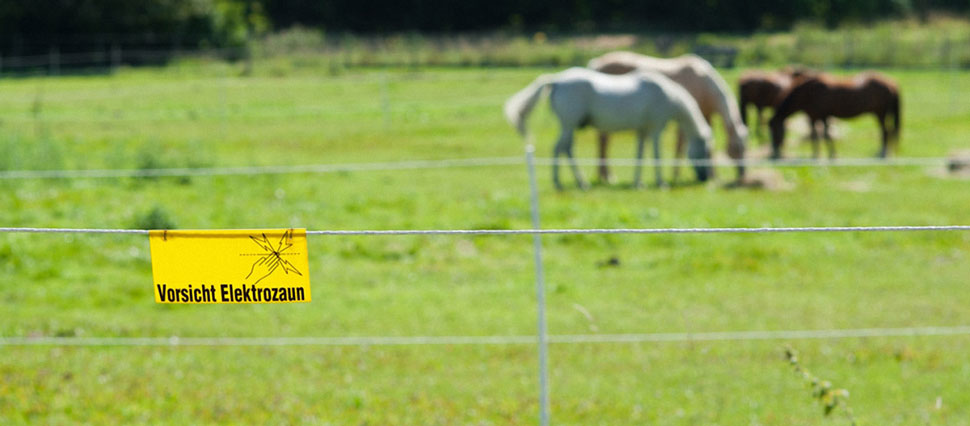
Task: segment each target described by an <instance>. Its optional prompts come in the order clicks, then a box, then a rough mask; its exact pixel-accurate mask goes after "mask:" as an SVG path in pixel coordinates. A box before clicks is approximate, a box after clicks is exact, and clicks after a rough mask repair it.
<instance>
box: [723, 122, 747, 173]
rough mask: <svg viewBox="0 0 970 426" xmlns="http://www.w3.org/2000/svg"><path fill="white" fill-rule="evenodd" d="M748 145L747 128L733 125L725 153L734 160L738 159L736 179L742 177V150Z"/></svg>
mask: <svg viewBox="0 0 970 426" xmlns="http://www.w3.org/2000/svg"><path fill="white" fill-rule="evenodd" d="M747 146H748V128H747V127H746V126H744V125H741V124H739V125H735V127H734V131H733V132H731V135H730V136H729V137H728V146H727V153H728V156H729V157H731V158H732V159H734V160H738V161H739V163H738V179H741V178H743V177H744V164H743V163H742V162H743V161H744V151H745V150H746V148H747Z"/></svg>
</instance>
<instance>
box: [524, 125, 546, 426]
mask: <svg viewBox="0 0 970 426" xmlns="http://www.w3.org/2000/svg"><path fill="white" fill-rule="evenodd" d="M525 161H526V164H527V166H528V168H529V192H530V204H531V210H532V229H535V230H539V229H540V228H541V226H540V224H539V190H538V185H537V184H536V163H535V145H533V144H532V142H529V143H527V144H526V146H525ZM532 247H533V252H534V254H535V271H536V326H537V327H536V328H537V332H536V334H537V335H538V344H539V424H540V425H542V426H548V425H549V366H548V364H549V362H548V359H549V355H548V347H549V339H548V336H547V330H546V289H545V283H544V281H545V278H544V276H543V270H542V236H541V235H539V234H532Z"/></svg>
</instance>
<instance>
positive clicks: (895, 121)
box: [890, 91, 902, 150]
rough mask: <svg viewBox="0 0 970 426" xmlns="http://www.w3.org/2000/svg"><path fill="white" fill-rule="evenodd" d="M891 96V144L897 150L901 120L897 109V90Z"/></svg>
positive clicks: (898, 99)
mask: <svg viewBox="0 0 970 426" xmlns="http://www.w3.org/2000/svg"><path fill="white" fill-rule="evenodd" d="M894 95H895V96H893V103H892V105H890V111H891V112H892V114H893V145H894V146H895V148H896V149H897V150H898V149H899V123H900V121H901V119H900V116H899V111H900V110H901V109H902V108H901V105H900V103H901V100H900V98H899V91H896V93H894Z"/></svg>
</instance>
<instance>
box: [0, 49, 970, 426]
mask: <svg viewBox="0 0 970 426" xmlns="http://www.w3.org/2000/svg"><path fill="white" fill-rule="evenodd" d="M263 71H264V70H261V69H259V68H257V69H256V72H255V74H254V76H250V77H239V76H238V75H239V69H238V68H236V67H233V66H225V65H220V64H213V63H183V64H180V65H173V66H170V67H167V68H163V69H140V70H124V71H122V72H120V73H118V74H116V75H110V76H107V75H106V76H86V77H60V78H22V79H4V80H0V169H3V170H23V169H99V168H111V169H114V168H129V169H139V168H158V167H222V166H251V165H288V164H293V165H302V164H318V163H325V164H331V163H352V162H353V163H356V162H376V161H400V160H417V159H422V160H423V159H446V158H473V157H504V156H519V155H522V152H523V144H522V141H521V140H520V139H519V138H518V136H517V135H516V134H515V132H514V131H513V130H512V129H511V128H510V127H509V126H508V125H507V124H506V123H505V122H504V119H503V117H502V116H501V112H500V111H501V108H500V106H501V104H502V103H503V102H504V100H505V99H506V98H507V97H508V96H509V95H511V94H512V93H514V92H515V91H516V90H518V89H520V88H522V87H524V86H525V85H526V84H528V83H529V82H530V81H531V80H532V79H533V78H534V77H535V76H536V75H537V74H539V73H542V72H549V71H551V70H550V69H538V68H534V69H501V68H494V69H452V70H435V69H430V70H422V71H398V70H387V71H378V70H357V71H350V72H346V73H342V74H339V75H329V74H328V73H327V72H326V70H312V69H301V70H297V71H296V72H293V73H290V74H289V75H287V76H285V77H274V76H272V75H271V73H267V72H263ZM886 72H887V73H888V74H890V75H892V76H893V77H894V78H896V79H898V81H899V82H900V85H901V87H902V90H903V136H902V141H901V152H900V155H901V156H906V157H916V156H923V157H938V156H944V155H946V154H947V153H949V152H951V151H953V150H957V149H961V148H965V147H967V146H968V145H970V140H968V137H967V135H968V134H970V100H968V98H967V96H966V94H967V93H968V92H970V73H955V72H928V71H919V72H916V71H900V70H895V71H894V70H887V71H886ZM737 74H738V71H737V70H729V71H726V72H725V77H726V78H727V79H728V80H729V81H730V82H732V84H733V82H734V80H735V78H736V76H737ZM385 104H386V105H387V106H388V107H386V108H385V107H384V105H385ZM847 125H848V131H847V133H846V136H845V138H844V140H841V141H839V142H837V143H838V148H839V153H840V155H841V156H842V157H843V158H848V157H869V156H871V155H873V154H874V153H875V152H876V149H877V146H878V145H877V142H876V138H877V136H878V133H877V129H876V126H875V124H874V120H872V119H871V118H862V119H858V120H856V121H851V122H849V123H848V124H847ZM531 128H532V129H533V130H534V131H535V132H536V133H537V140H538V141H539V153H540V155H541V156H548V155H549V152H550V151H551V143H552V141H553V139H554V137H555V133H556V131H557V129H556V124H555V122H554V121H553V119H552V117H551V116H550V115H549V113H548V111H547V110H546V109H545V107H542V108H540V109H539V110H538V111H537V113H536V114H535V115H534V116H533V118H532V121H531ZM717 132H718V133H717V138H718V141H719V143H718V147H719V149H723V141H724V139H723V137H722V133H721V130H720V127H719V126H718V128H717ZM593 138H594V137H593V134H592V133H590V132H589V131H584V132H581V133H580V134H579V135H578V139H577V140H578V142H577V144H578V146H577V149H578V153H579V155H580V156H583V157H591V156H592V155H593V148H594V147H593V146H594V143H593ZM615 140H616V142H615V143H614V148H613V153H614V156H615V157H618V158H628V157H630V156H631V153H632V143H631V142H630V141H631V140H632V136H631V135H618V136H617V137H616V138H615ZM667 142H668V143H667V145H666V146H665V151H666V152H665V153H666V154H667V155H669V154H670V152H671V150H672V147H671V144H670V139H669V138H668V139H667ZM752 146H757V142H754V143H752ZM808 153H809V148H808V146H807V144H802V145H800V146H798V147H793V146H791V145H789V147H788V151H787V154H788V155H789V156H795V157H804V156H806V155H808ZM585 171H586V173H587V177H590V178H592V177H593V176H592V175H593V169H592V167H586V168H585ZM732 173H733V171H731V170H727V169H725V170H722V171H721V173H720V175H719V177H720V182H718V183H714V184H710V185H705V186H699V185H689V186H675V187H674V188H673V189H670V190H666V191H661V190H657V189H653V188H650V189H646V190H642V191H633V190H631V189H629V187H628V182H629V180H630V176H631V175H632V172H631V170H630V169H625V168H617V169H616V174H617V175H618V177H619V180H620V183H618V184H616V185H615V186H611V187H605V186H597V187H594V188H593V189H592V190H591V191H588V192H579V191H576V190H575V189H571V190H568V191H565V192H561V193H559V192H556V191H555V190H553V189H552V185H551V182H550V178H549V169H548V168H547V167H543V168H542V169H541V170H540V175H539V178H540V179H539V185H540V197H541V206H542V221H543V226H544V227H549V228H560V227H561V228H592V227H597V228H599V227H602V228H613V227H706V226H717V227H735V226H737V227H742V226H827V225H836V226H842V225H849V226H852V225H929V224H968V223H970V215H968V210H967V206H968V205H970V191H968V188H970V186H968V185H970V182H968V181H967V180H961V179H956V178H947V177H945V176H940V170H935V169H932V168H925V167H898V168H896V167H892V168H889V167H887V168H802V169H794V168H792V169H783V170H782V174H783V176H784V177H785V178H786V179H787V180H788V181H789V182H790V183H791V184H792V185H793V187H792V188H791V190H789V191H779V192H771V191H762V190H753V189H740V190H737V189H736V190H731V189H726V188H725V187H724V184H725V183H726V182H727V181H728V180H729V178H730V176H731V175H732ZM646 176H650V174H649V173H647V174H646ZM564 177H565V178H566V179H565V182H567V183H570V182H571V178H570V177H568V176H565V175H564ZM648 182H649V180H648ZM0 206H2V208H0V226H22V227H90V228H141V227H144V226H150V225H153V224H159V223H165V222H168V223H169V225H174V226H175V227H178V228H182V229H192V228H252V227H306V228H308V229H315V230H319V229H452V228H454V229H474V228H482V229H504V228H527V227H529V226H530V222H529V208H528V186H527V175H526V170H525V168H524V166H523V165H515V166H491V167H467V168H450V169H431V170H392V171H367V172H343V173H331V174H284V175H267V176H222V177H192V178H157V179H144V178H142V179H136V178H115V179H75V180H57V179H48V180H43V179H13V180H2V181H0ZM152 211H154V212H155V213H156V214H155V215H154V216H151V215H150V213H151V212H152ZM151 217H154V218H155V219H153V220H152V219H151ZM543 242H544V244H545V250H546V251H545V258H546V268H547V271H546V272H547V281H548V282H547V292H548V294H547V302H548V311H549V312H548V315H549V332H550V333H552V334H612V333H665V332H707V331H742V330H803V329H809V330H810V329H848V328H876V327H918V326H953V325H965V324H968V323H970V310H968V309H967V306H970V292H968V291H967V289H966V285H967V283H968V277H970V233H965V232H963V233H956V232H952V233H868V234H774V235H659V236H642V235H641V236H617V235H609V236H607V235H598V236H547V237H544V238H543ZM309 244H310V248H309V249H310V251H309V255H310V267H311V270H310V274H311V277H312V282H313V302H312V303H310V304H298V305H218V306H204V305H198V306H193V305H187V306H170V305H158V304H155V303H154V301H153V296H152V281H151V267H150V259H149V254H148V239H147V238H145V237H143V236H123V235H122V236H117V235H115V236H112V235H50V234H0V335H2V336H6V337H10V336H65V337H71V336H78V337H168V336H180V337H222V336H227V337H276V336H280V337H301V336H491V335H530V334H534V333H535V296H534V284H533V275H532V274H533V269H532V268H533V265H532V257H531V238H530V237H528V236H521V237H518V236H516V237H498V236H482V237H456V236H438V237H414V236H393V237H373V236H366V237H364V236H340V237H329V236H328V237H322V236H317V237H314V236H311V237H310V240H309ZM612 257H616V258H617V259H619V265H617V266H603V265H604V264H606V263H608V262H607V261H608V260H609V259H610V258H612ZM786 345H791V346H792V347H794V348H796V349H797V350H799V351H800V353H801V362H802V364H803V365H804V366H805V367H806V368H808V369H809V370H811V371H812V372H813V373H814V374H816V375H817V376H819V377H822V378H824V379H827V380H830V381H832V383H833V385H834V386H836V387H841V388H845V389H848V390H849V391H850V392H851V399H850V402H849V404H850V405H851V408H852V410H853V412H854V414H855V417H856V419H857V420H858V421H859V423H860V424H870V425H886V424H899V425H910V424H954V425H959V424H970V420H968V419H970V408H968V407H970V394H968V393H967V392H966V384H967V383H968V382H970V358H968V355H967V354H968V353H970V336H950V337H893V338H889V337H886V338H864V339H862V338H859V339H841V340H839V339H821V340H790V341H784V340H766V341H720V342H681V343H623V344H601V343H600V344H554V345H552V346H551V348H550V363H551V388H552V394H551V398H552V418H553V422H554V423H556V424H704V425H707V424H723V425H736V424H752V425H756V424H758V425H760V424H765V425H800V424H801V425H808V424H827V423H832V424H846V423H847V420H846V419H845V418H844V417H842V413H841V410H836V412H835V413H833V415H832V416H830V418H826V417H824V416H823V414H822V407H821V406H820V405H819V404H817V403H816V402H815V401H814V400H813V398H812V396H811V391H810V388H809V387H808V386H807V384H806V383H804V381H803V380H802V379H801V378H800V377H799V376H797V375H796V374H795V373H794V372H793V370H792V369H791V367H790V366H789V365H788V364H787V363H786V362H785V361H784V357H783V348H784V347H785V346H786ZM537 389H538V384H537V352H536V348H535V347H534V346H533V345H487V346H473V345H467V346H466V345H457V346H448V345H444V346H347V347H321V346H303V347H51V346H37V347H31V346H28V347H24V346H2V347H0V423H3V424H35V423H47V424H68V423H76V422H89V423H93V424H103V423H153V424H154V423H170V424H184V423H256V424H267V423H310V424H313V423H316V424H471V423H475V424H532V423H535V422H536V421H537V417H538V403H537Z"/></svg>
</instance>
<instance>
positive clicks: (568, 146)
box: [563, 132, 589, 191]
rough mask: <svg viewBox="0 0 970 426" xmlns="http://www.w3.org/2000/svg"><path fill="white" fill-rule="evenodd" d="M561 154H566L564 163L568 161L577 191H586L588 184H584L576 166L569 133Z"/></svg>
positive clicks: (584, 181)
mask: <svg viewBox="0 0 970 426" xmlns="http://www.w3.org/2000/svg"><path fill="white" fill-rule="evenodd" d="M563 152H565V153H566V161H569V167H570V168H571V169H573V177H574V178H576V186H578V187H579V189H582V190H584V191H585V190H587V189H589V184H588V183H586V179H583V174H582V172H580V170H579V165H578V164H576V158H575V157H573V133H572V132H569V135H568V137H567V139H566V144H565V145H564V146H563Z"/></svg>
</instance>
